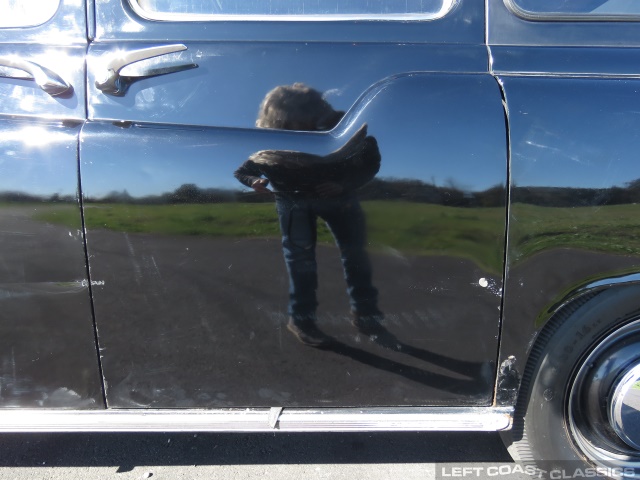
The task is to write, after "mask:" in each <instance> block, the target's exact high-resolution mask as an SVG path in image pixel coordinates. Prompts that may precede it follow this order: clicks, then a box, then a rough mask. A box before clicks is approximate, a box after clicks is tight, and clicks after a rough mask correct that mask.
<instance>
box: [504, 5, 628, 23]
mask: <svg viewBox="0 0 640 480" xmlns="http://www.w3.org/2000/svg"><path fill="white" fill-rule="evenodd" d="M503 1H504V4H505V6H506V7H507V9H508V10H509V11H510V12H511V13H513V14H514V15H516V16H517V17H519V18H522V19H523V20H529V21H532V22H640V13H638V14H608V15H601V14H591V13H559V12H532V11H530V10H526V9H524V8H522V7H521V6H520V5H518V0H503Z"/></svg>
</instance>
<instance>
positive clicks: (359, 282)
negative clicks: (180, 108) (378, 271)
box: [235, 83, 382, 346]
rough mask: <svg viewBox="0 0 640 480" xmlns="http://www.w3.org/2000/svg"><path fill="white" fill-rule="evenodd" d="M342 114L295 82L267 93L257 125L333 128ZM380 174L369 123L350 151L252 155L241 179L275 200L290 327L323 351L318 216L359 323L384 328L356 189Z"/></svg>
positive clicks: (355, 137)
mask: <svg viewBox="0 0 640 480" xmlns="http://www.w3.org/2000/svg"><path fill="white" fill-rule="evenodd" d="M342 115H343V113H342V112H337V111H335V110H333V108H332V107H331V106H330V105H329V104H328V103H327V102H326V101H325V100H324V99H323V98H322V95H321V94H320V92H318V91H316V90H314V89H312V88H309V87H307V86H306V85H304V84H301V83H296V84H294V85H291V86H279V87H276V88H275V89H273V90H272V91H271V92H269V93H268V94H267V96H266V97H265V99H264V100H263V102H262V105H261V106H260V112H259V116H258V120H257V122H256V125H257V126H259V127H263V128H279V129H284V130H314V131H318V130H330V129H332V128H333V127H335V126H336V125H337V124H338V122H339V121H340V119H341V118H342ZM379 168H380V152H379V150H378V145H377V142H376V140H375V138H373V137H368V136H367V127H366V125H363V126H362V127H361V128H360V129H359V130H358V131H357V132H356V133H355V134H354V135H353V136H352V137H351V139H349V140H348V141H347V142H346V143H345V145H344V146H343V147H341V148H340V149H338V150H336V151H334V152H332V153H330V154H328V155H325V156H319V155H312V154H308V153H303V152H294V151H285V150H263V151H260V152H257V153H255V154H253V155H252V156H251V157H250V158H249V160H247V161H246V162H245V163H244V164H243V165H242V166H241V167H240V168H239V169H238V170H236V172H235V177H236V178H237V179H238V180H239V181H240V182H242V183H243V184H244V185H246V186H248V187H251V188H253V189H254V190H255V191H256V192H260V193H266V192H271V190H270V189H269V188H268V186H269V185H271V187H272V188H273V192H274V193H275V196H276V208H277V211H278V216H279V219H280V229H281V232H282V247H283V252H284V258H285V262H286V265H287V271H288V273H289V316H290V317H289V324H288V328H289V330H291V331H292V332H293V333H294V334H295V335H296V336H297V337H298V339H299V340H300V341H301V342H303V343H305V344H307V345H313V346H320V345H322V344H324V343H326V341H327V337H326V336H325V335H324V334H323V333H322V332H321V331H320V330H318V328H317V326H316V323H315V322H316V313H315V312H316V307H317V305H318V302H317V299H316V290H317V287H318V279H317V265H316V252H315V246H316V237H317V230H316V229H317V225H316V222H317V218H318V217H320V218H322V219H323V220H324V221H325V222H326V223H327V226H328V227H329V229H330V230H331V233H332V234H333V236H334V238H335V240H336V244H337V245H338V247H339V248H340V255H341V259H342V265H343V268H344V274H345V280H346V282H347V291H348V293H349V298H350V303H351V310H352V314H353V315H354V325H356V326H357V327H359V328H361V329H363V330H364V329H365V325H366V324H369V323H373V322H378V321H379V320H380V319H381V317H382V314H381V313H380V311H379V310H378V305H377V303H378V292H377V290H376V289H375V288H374V287H373V285H372V283H371V264H370V262H369V257H368V255H367V252H366V249H365V244H366V226H365V216H364V212H363V211H362V208H361V207H360V203H359V202H358V199H357V197H356V195H355V190H356V189H357V188H359V187H361V186H362V185H364V184H365V183H367V182H369V181H370V180H371V179H372V178H373V177H374V176H375V175H376V173H377V172H378V170H379Z"/></svg>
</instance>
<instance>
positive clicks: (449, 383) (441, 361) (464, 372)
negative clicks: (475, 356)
mask: <svg viewBox="0 0 640 480" xmlns="http://www.w3.org/2000/svg"><path fill="white" fill-rule="evenodd" d="M327 338H328V340H329V341H328V343H327V344H326V345H324V346H322V349H323V350H327V351H331V352H333V353H336V354H338V355H343V356H345V357H349V358H351V359H353V360H355V361H357V362H360V363H362V364H364V365H369V366H370V367H374V368H377V369H379V370H384V371H387V372H390V373H393V374H397V375H400V376H402V377H404V378H406V379H408V380H412V381H414V382H418V383H421V384H423V385H428V386H430V387H433V388H438V389H441V390H446V391H449V392H453V393H458V394H469V395H474V394H477V393H479V392H481V391H483V390H482V387H484V386H486V385H487V384H489V383H491V381H492V369H491V368H484V369H483V366H485V364H483V363H478V362H467V361H464V360H458V359H455V358H451V357H447V356H445V355H440V354H437V353H433V352H429V351H427V350H423V349H420V348H416V347H413V346H411V345H408V344H406V343H402V342H401V341H400V340H398V338H397V337H396V336H395V335H393V334H392V333H391V332H389V331H388V330H387V329H385V328H384V327H382V326H381V325H380V326H378V327H377V331H376V335H371V336H370V337H369V340H370V341H372V342H373V343H375V344H376V345H379V346H380V347H383V348H385V349H388V350H391V351H393V352H400V353H404V354H406V355H409V356H412V357H414V358H416V359H418V360H422V361H424V362H426V363H429V364H431V365H432V366H435V367H439V368H444V369H446V370H449V371H450V372H452V373H455V374H458V375H459V376H462V377H466V378H455V377H453V376H450V375H445V374H442V373H435V372H431V371H428V370H423V369H420V368H417V367H414V366H411V365H406V364H403V363H401V362H398V361H395V360H391V359H388V358H385V357H382V356H379V355H376V354H374V353H371V352H367V351H364V350H361V349H359V348H355V347H353V346H350V345H347V344H346V343H343V342H340V341H339V340H337V339H336V338H334V337H331V336H328V335H327ZM486 367H489V364H486ZM485 377H489V378H485Z"/></svg>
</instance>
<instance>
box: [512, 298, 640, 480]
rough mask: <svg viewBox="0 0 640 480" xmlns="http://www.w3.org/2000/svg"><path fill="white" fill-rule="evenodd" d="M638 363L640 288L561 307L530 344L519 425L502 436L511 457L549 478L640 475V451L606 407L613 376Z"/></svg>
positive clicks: (613, 379) (523, 380)
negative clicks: (620, 433)
mask: <svg viewBox="0 0 640 480" xmlns="http://www.w3.org/2000/svg"><path fill="white" fill-rule="evenodd" d="M634 364H635V365H638V364H640V286H633V287H624V288H622V287H620V288H615V289H614V288H612V289H609V290H607V291H604V292H601V293H599V294H598V295H591V296H589V297H588V298H584V299H581V300H578V301H577V302H575V303H573V304H570V305H569V306H567V307H565V308H563V309H562V310H561V311H560V312H559V313H558V314H557V315H556V316H555V317H554V318H553V319H552V320H551V321H550V322H549V323H548V325H547V326H546V327H545V328H544V329H543V331H542V332H541V333H540V336H539V338H538V339H537V341H536V344H535V346H534V348H533V349H532V352H531V355H530V359H529V363H528V364H527V368H526V370H525V373H524V375H523V379H522V383H521V387H520V393H519V397H518V403H517V406H516V411H515V416H514V425H513V428H512V430H511V431H510V432H507V433H506V435H504V436H503V439H505V443H507V448H508V449H509V452H510V453H511V455H512V456H513V457H514V459H515V460H517V461H521V462H522V463H524V464H526V465H535V466H536V467H537V468H538V469H539V471H538V472H537V473H538V474H539V475H540V474H542V476H544V477H546V478H562V476H559V475H564V476H565V477H567V478H575V477H577V476H581V474H582V475H583V476H587V477H588V476H592V477H593V476H598V477H609V478H621V477H624V478H627V477H631V476H633V474H635V475H638V474H640V451H639V450H637V449H635V448H633V447H631V446H630V445H629V444H628V442H625V441H624V440H623V439H622V438H620V437H619V436H618V435H617V434H616V432H615V431H614V429H613V428H612V427H611V422H610V418H609V408H608V407H607V405H608V400H609V397H610V395H611V391H612V388H613V385H615V384H616V380H617V379H619V378H620V376H621V374H622V373H623V372H625V371H626V370H627V369H628V368H629V367H630V366H632V365H634ZM509 444H510V445H509ZM545 472H546V473H545ZM635 478H638V477H637V476H636V477H635Z"/></svg>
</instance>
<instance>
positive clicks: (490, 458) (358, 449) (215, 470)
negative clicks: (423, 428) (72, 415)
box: [0, 432, 528, 480]
mask: <svg viewBox="0 0 640 480" xmlns="http://www.w3.org/2000/svg"><path fill="white" fill-rule="evenodd" d="M490 467H492V468H490ZM462 469H464V470H462ZM499 469H500V470H499ZM514 470H516V464H514V463H513V461H512V460H511V459H510V457H509V455H508V453H507V451H506V449H505V448H504V446H503V445H502V443H501V441H500V439H499V436H498V434H496V433H466V432H440V433H431V432H428V433H427V432H392V433H387V432H376V433H313V434H305V433H296V434H293V433H287V434H284V433H275V434H272V433H264V434H262V433H261V434H256V433H251V434H241V433H225V434H211V433H207V434H203V433H200V434H193V433H189V434H186V433H185V434H175V433H172V434H161V433H158V434H131V433H125V434H104V433H100V434H3V435H1V436H0V479H3V480H4V479H20V480H22V479H29V480H32V479H76V478H78V479H83V480H90V479H123V480H124V479H126V480H129V479H146V478H151V479H153V480H156V479H157V480H166V479H211V478H215V479H258V478H268V479H343V478H345V479H346V478H349V479H367V480H377V479H402V480H404V479H420V480H426V479H442V480H445V479H447V478H448V479H456V480H457V479H461V478H475V479H478V478H494V479H495V478H498V479H499V480H512V479H518V480H519V479H524V478H528V477H526V476H525V475H522V474H517V473H516V474H507V472H513V471H514ZM499 471H501V472H502V474H501V475H498V476H496V475H495V474H496V473H497V472H499ZM463 472H466V474H463ZM456 474H459V475H456Z"/></svg>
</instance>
